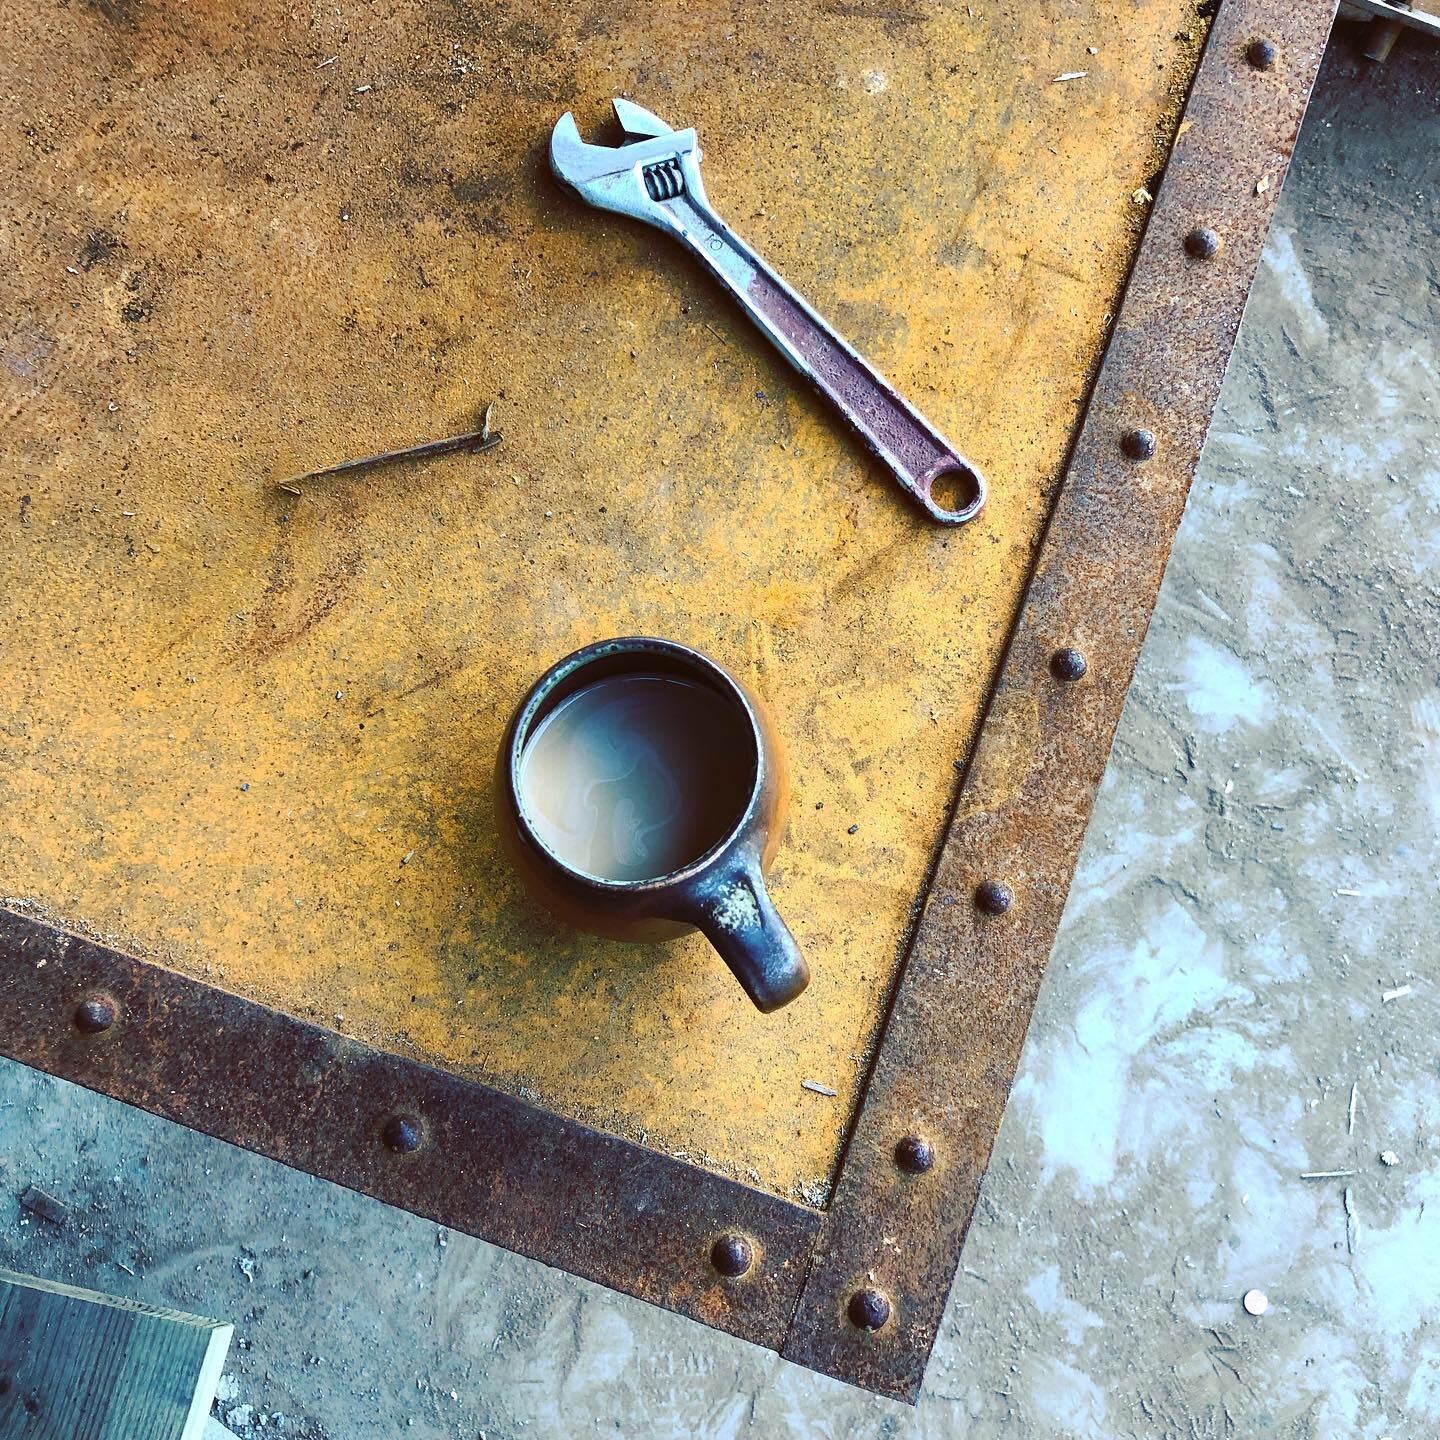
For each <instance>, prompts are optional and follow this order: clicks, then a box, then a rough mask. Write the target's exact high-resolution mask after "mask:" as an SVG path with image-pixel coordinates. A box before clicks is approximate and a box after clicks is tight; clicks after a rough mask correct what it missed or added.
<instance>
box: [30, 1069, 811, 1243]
mask: <svg viewBox="0 0 1440 1440" xmlns="http://www.w3.org/2000/svg"><path fill="white" fill-rule="evenodd" d="M832 1093H833V1092H832ZM20 1203H21V1205H23V1206H24V1207H25V1209H27V1210H28V1211H29V1212H30V1213H31V1214H32V1215H38V1216H39V1217H40V1218H41V1219H42V1220H48V1221H49V1222H50V1223H51V1224H52V1225H63V1224H64V1223H65V1217H66V1216H67V1215H68V1214H69V1213H70V1207H69V1206H68V1205H67V1204H66V1203H65V1202H64V1201H63V1200H57V1199H56V1198H55V1197H54V1196H53V1195H47V1194H46V1193H45V1192H44V1191H43V1190H42V1189H41V1188H40V1187H39V1186H38V1185H29V1186H27V1187H26V1189H25V1193H24V1194H23V1195H21V1197H20Z"/></svg>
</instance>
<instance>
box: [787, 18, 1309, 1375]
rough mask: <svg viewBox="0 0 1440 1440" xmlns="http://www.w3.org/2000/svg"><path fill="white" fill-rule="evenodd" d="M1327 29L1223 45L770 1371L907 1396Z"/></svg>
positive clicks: (1154, 229) (1029, 594)
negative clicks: (785, 1367)
mask: <svg viewBox="0 0 1440 1440" xmlns="http://www.w3.org/2000/svg"><path fill="white" fill-rule="evenodd" d="M1334 8H1335V7H1334V3H1333V0H1323V3H1322V0H1299V3H1296V0H1225V3H1223V4H1222V6H1221V8H1220V11H1219V14H1218V16H1217V18H1216V20H1215V22H1214V24H1213V25H1212V27H1211V32H1210V35H1209V37H1208V40H1207V44H1206V48H1205V52H1204V54H1203V56H1202V58H1201V62H1200V65H1199V67H1198V69H1197V71H1196V75H1195V80H1194V83H1193V85H1192V87H1191V91H1190V96H1189V99H1188V101H1187V104H1186V107H1185V112H1184V116H1183V118H1182V121H1181V124H1180V127H1179V130H1178V132H1177V136H1176V140H1175V144H1174V147H1173V149H1172V151H1171V155H1170V158H1169V161H1168V164H1167V167H1166V172H1165V177H1164V180H1163V182H1162V184H1161V187H1160V191H1159V194H1158V195H1157V196H1156V200H1155V205H1154V209H1153V211H1152V214H1151V216H1150V221H1149V224H1148V227H1147V229H1146V233H1145V236H1144V238H1143V240H1142V242H1141V246H1140V249H1139V252H1138V254H1137V256H1136V261H1135V265H1134V266H1133V268H1132V271H1131V275H1130V280H1129V282H1128V285H1127V288H1126V292H1125V296H1124V300H1123V303H1122V305H1121V308H1120V311H1119V315H1118V318H1117V321H1116V324H1115V327H1114V331H1113V333H1112V336H1111V340H1110V344H1109V346H1108V348H1107V350H1106V353H1105V358H1104V361H1103V363H1102V366H1101V369H1100V373H1099V375H1098V377H1097V380H1096V384H1095V387H1094V390H1093V392H1092V396H1091V400H1090V404H1089V406H1088V409H1087V413H1086V418H1085V423H1084V426H1083V428H1082V430H1081V433H1080V435H1079V438H1078V440H1077V442H1076V445H1075V449H1074V452H1073V454H1072V456H1071V459H1070V463H1069V465H1068V467H1067V470H1066V474H1065V479H1064V483H1063V486H1062V489H1061V493H1060V498H1059V501H1058V503H1057V506H1056V508H1055V512H1054V515H1053V518H1052V521H1051V523H1050V526H1049V528H1048V531H1047V533H1046V536H1045V540H1044V542H1043V545H1042V546H1041V549H1040V552H1039V555H1038V558H1037V562H1036V568H1035V571H1034V574H1033V575H1032V577H1031V580H1030V584H1029V586H1028V588H1027V591H1026V596H1025V600H1024V603H1023V605H1022V607H1021V611H1020V614H1019V616H1018V618H1017V622H1016V627H1015V630H1014V632H1013V634H1012V637H1011V640H1010V644H1009V646H1008V648H1007V651H1006V655H1005V658H1004V661H1003V663H1002V667H1001V670H1000V674H999V678H998V680H997V683H996V687H995V691H994V693H993V695H992V697H991V701H990V705H989V709H988V712H987V714H986V718H985V721H984V724H983V726H982V728H981V731H980V736H979V740H978V742H977V745H976V750H975V753H974V756H973V757H972V759H971V762H970V765H969V766H968V768H967V771H966V774H965V777H964V779H963V781H962V783H961V788H960V792H959V796H958V799H957V802H956V808H955V811H954V814H953V816H952V818H951V821H950V825H949V828H948V831H947V834H946V837H945V841H944V845H943V847H942V849H941V853H940V858H939V861H938V862H937V865H936V869H935V874H934V876H933V878H932V882H931V885H930V888H929V890H928V893H927V895H926V897H925V904H924V909H923V911H922V913H921V917H920V920H919V923H918V925H917V927H916V931H915V936H914V939H913V941H912V943H911V948H910V950H909V953H908V955H907V957H906V961H905V965H904V969H903V973H902V975H901V978H900V980H899V983H898V985H897V988H896V990H895V994H894V998H893V1001H892V1005H891V1010H890V1014H889V1016H888V1018H887V1021H886V1025H885V1030H884V1035H883V1040H882V1043H881V1045H880V1047H879V1050H878V1053H877V1056H876V1060H875V1065H874V1069H873V1071H872V1074H871V1077H870V1083H869V1085H868V1087H867V1089H866V1092H865V1097H864V1100H863V1103H862V1105H861V1107H860V1110H859V1113H858V1116H857V1119H856V1123H855V1126H854V1129H853V1131H852V1134H851V1137H850V1141H849V1144H848V1146H847V1149H846V1152H845V1156H844V1158H843V1160H842V1163H841V1167H840V1171H839V1175H838V1179H837V1185H836V1190H835V1194H834V1198H833V1200H832V1201H831V1205H830V1208H829V1211H828V1212H827V1216H826V1219H825V1224H824V1227H823V1230H822V1233H821V1236H820V1238H819V1242H818V1245H817V1249H816V1254H815V1258H814V1260H813V1262H812V1265H811V1269H810V1271H809V1274H808V1275H807V1278H806V1282H805V1286H804V1290H803V1292H802V1295H801V1298H800V1303H799V1305H798V1307H797V1309H796V1314H795V1318H794V1321H793V1323H792V1325H791V1329H790V1333H789V1335H788V1336H787V1338H786V1342H785V1346H784V1349H783V1350H782V1352H781V1353H782V1354H783V1355H784V1356H785V1357H786V1358H787V1359H789V1360H793V1361H795V1362H797V1363H799V1364H801V1365H805V1366H808V1367H809V1368H810V1369H812V1370H818V1371H821V1372H822V1373H824V1374H827V1375H832V1376H835V1377H836V1378H838V1379H841V1380H846V1381H849V1382H850V1383H851V1384H854V1385H859V1386H863V1387H864V1388H865V1389H868V1390H873V1391H877V1392H879V1393H881V1394H884V1395H889V1396H892V1397H894V1398H896V1399H901V1400H906V1401H909V1402H911V1403H913V1402H914V1400H915V1398H916V1396H917V1395H918V1392H919V1389H920V1385H921V1382H922V1380H923V1378H924V1371H925V1364H926V1361H927V1360H928V1358H929V1354H930V1351H931V1348H932V1347H933V1345H934V1342H935V1336H936V1332H937V1330H938V1327H939V1324H940V1321H941V1317H942V1315H943V1311H944V1307H945V1302H946V1300H947V1298H948V1294H949V1290H950V1286H951V1284H952V1282H953V1279H954V1275H955V1271H956V1268H957V1267H958V1265H959V1262H960V1254H961V1249H962V1246H963V1244H964V1240H965V1235H966V1232H967V1230H968V1229H969V1224H970V1217H971V1215H972V1213H973V1210H974V1206H975V1203H976V1200H977V1199H978V1197H979V1191H980V1184H981V1180H982V1179H983V1177H984V1174H985V1169H986V1166H987V1164H988V1162H989V1157H990V1149H991V1146H992V1144H993V1143H994V1139H995V1134H996V1131H997V1130H998V1128H999V1124H1000V1119H1001V1115H1002V1113H1003V1110H1004V1106H1005V1101H1006V1097H1007V1095H1008V1094H1009V1090H1010V1085H1011V1082H1012V1080H1013V1078H1014V1073H1015V1067H1016V1064H1017V1062H1018V1059H1019V1055H1020V1050H1021V1046H1022V1044H1023V1042H1024V1039H1025V1033H1026V1030H1027V1029H1028V1027H1029V1023H1030V1015H1031V1012H1032V1010H1033V1008H1034V1003H1035V997H1036V994H1037V992H1038V989H1039V985H1040V980H1041V978H1042V976H1043V975H1044V972H1045V967H1046V964H1047V962H1048V958H1049V953H1050V948H1051V945H1052V943H1053V941H1054V938H1055V932H1056V930H1057V928H1058V926H1059V922H1060V916H1061V911H1062V910H1063V908H1064V904H1065V899H1066V895H1067V893H1068V891H1069V887H1070V881H1071V877H1072V875H1073V873H1074V868H1075V864H1076V861H1077V859H1078V857H1079V851H1080V846H1081V842H1082V840H1083V839H1084V833H1085V826H1086V823H1087V821H1088V819H1089V815H1090V810H1091V807H1092V806H1093V804H1094V800H1095V795H1096V793H1097V791H1098V789H1099V785H1100V781H1101V778H1102V777H1103V774H1104V769H1105V764H1106V760H1107V757H1108V755H1109V751H1110V745H1111V742H1112V741H1113V739H1114V734H1115V728H1116V725H1117V723H1118V721H1119V717H1120V712H1121V709H1122V707H1123V705H1124V701H1125V695H1126V692H1127V690H1128V689H1129V685H1130V679H1131V675H1132V673H1133V671H1134V668H1135V663H1136V660H1137V658H1138V656H1139V652H1140V645H1141V641H1142V640H1143V638H1144V635H1145V630H1146V627H1147V626H1148V624H1149V619H1150V613H1151V611H1152V609H1153V608H1154V604H1155V600H1156V597H1157V595H1158V593H1159V589H1160V581H1161V577H1162V575H1163V573H1164V569H1165V562H1166V560H1167V558H1168V556H1169V551H1170V545H1171V541H1172V539H1173V537H1174V534H1175V530H1176V527H1177V526H1178V524H1179V522H1180V516H1181V512H1182V511H1183V509H1184V504H1185V496H1186V493H1187V491H1188V489H1189V486H1190V481H1191V478H1192V476H1193V474H1194V470H1195V467H1196V465H1197V463H1198V461H1199V458H1200V451H1201V447H1202V445H1203V443H1204V439H1205V433H1206V430H1207V428H1208V426H1209V422H1210V416H1211V414H1212V412H1213V410H1214V407H1215V404H1216V401H1217V400H1218V398H1219V393H1220V384H1221V380H1222V378H1223V376H1224V373H1225V368H1226V365H1227V363H1228V361H1229V357H1230V352H1231V349H1232V347H1233V345H1234V342H1235V336H1236V333H1237V331H1238V329H1239V326H1240V318H1241V314H1242V312H1243V310H1244V307H1245V301H1246V298H1247V297H1248V295H1249V291H1250V286H1251V283H1252V281H1253V279H1254V274H1255V269H1256V266H1257V265H1258V263H1259V257H1260V251H1261V247H1262V245H1263V243H1264V239H1265V236H1266V233H1267V232H1268V229H1269V225H1270V219H1271V215H1272V212H1273V210H1274V205H1275V201H1276V198H1277V196H1278V192H1279V189H1280V184H1281V181H1282V180H1283V178H1284V174H1285V170H1286V168H1287V166H1288V164H1289V159H1290V156H1291V153H1292V152H1293V150H1294V147H1295V141H1296V139H1297V137H1298V134H1299V128H1300V121H1301V119H1302V117H1303V115H1304V113H1305V109H1306V105H1307V103H1308V99H1309V94H1310V90H1311V88H1312V86H1313V84H1314V80H1315V76H1316V73H1317V71H1318V69H1319V65H1320V59H1321V55H1322V54H1323V51H1324V48H1325V42H1326V38H1327V36H1328V34H1329V31H1330V26H1331V21H1332V18H1333V14H1334ZM1257 41H1269V42H1270V45H1271V46H1272V47H1273V48H1270V49H1267V48H1266V47H1265V46H1264V45H1263V44H1256V43H1255V42H1257ZM1259 182H1263V183H1259ZM1116 577H1124V578H1123V582H1122V583H1120V584H1119V585H1116V584H1115V580H1116ZM1077 657H1079V658H1077ZM897 1147H898V1148H897Z"/></svg>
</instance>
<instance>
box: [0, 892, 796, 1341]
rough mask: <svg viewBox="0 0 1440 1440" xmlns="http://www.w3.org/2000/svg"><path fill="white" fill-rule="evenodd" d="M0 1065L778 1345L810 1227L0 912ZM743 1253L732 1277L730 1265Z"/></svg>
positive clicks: (682, 1168) (395, 1061)
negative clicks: (60, 1082)
mask: <svg viewBox="0 0 1440 1440" xmlns="http://www.w3.org/2000/svg"><path fill="white" fill-rule="evenodd" d="M0 1011H3V1013H4V1014H5V1016H6V1023H5V1025H4V1027H3V1034H0V1053H3V1054H8V1055H9V1056H11V1058H13V1059H16V1060H20V1061H23V1062H24V1063H25V1064H27V1065H33V1066H37V1067H38V1068H40V1069H43V1070H47V1071H49V1072H50V1073H51V1074H54V1075H62V1076H65V1077H66V1078H68V1079H72V1080H76V1081H79V1082H80V1083H81V1084H83V1085H88V1086H91V1087H92V1088H94V1089H98V1090H102V1091H103V1092H104V1093H106V1094H107V1095H113V1096H115V1097H117V1098H118V1099H121V1100H127V1101H129V1102H130V1103H132V1104H135V1105H141V1106H143V1107H144V1108H145V1109H147V1110H150V1111H153V1112H154V1113H155V1114H157V1115H163V1116H166V1117H168V1118H170V1119H172V1120H179V1121H182V1122H183V1123H184V1124H186V1125H189V1126H190V1127H192V1128H193V1129H198V1130H204V1131H206V1132H207V1133H209V1134H212V1135H218V1136H220V1137H221V1138H223V1139H225V1140H229V1141H231V1142H232V1143H234V1144H237V1145H243V1146H245V1147H247V1148H248V1149H251V1150H256V1151H259V1152H260V1153H261V1154H264V1155H269V1156H272V1157H273V1158H274V1159H277V1160H282V1161H284V1162H285V1163H286V1164H287V1165H293V1166H296V1167H297V1168H299V1169H302V1170H306V1171H308V1172H309V1173H310V1174H312V1175H321V1176H324V1177H325V1178H327V1179H330V1180H335V1181H338V1182H339V1183H340V1184H342V1185H348V1186H350V1187H351V1188H353V1189H357V1190H361V1191H363V1192H364V1193H366V1194H367V1195H373V1196H375V1197H376V1198H378V1199H381V1200H385V1201H387V1202H388V1203H390V1204H392V1205H400V1206H403V1207H404V1208H405V1209H406V1210H411V1211H413V1212H414V1213H415V1214H417V1215H426V1216H429V1217H430V1218H431V1219H434V1220H436V1221H438V1222H439V1223H441V1224H444V1225H448V1226H451V1227H453V1228H455V1229H457V1230H463V1231H467V1232H468V1233H470V1234H473V1235H480V1236H483V1237H484V1238H486V1239H488V1240H492V1241H494V1242H495V1243H497V1244H500V1245H504V1246H505V1247H506V1248H507V1249H510V1250H514V1251H516V1252H518V1253H519V1254H522V1255H529V1256H533V1257H534V1258H535V1259H538V1260H543V1261H546V1262H547V1263H548V1264H552V1265H563V1266H564V1267H565V1268H566V1269H567V1270H569V1271H571V1272H572V1273H574V1274H576V1275H583V1276H585V1277H586V1278H587V1279H591V1280H597V1281H599V1282H600V1283H601V1284H604V1285H608V1286H610V1287H611V1289H614V1290H622V1291H625V1292H626V1293H627V1294H630V1295H637V1296H639V1297H640V1298H641V1299H642V1300H649V1301H651V1302H652V1303H654V1304H657V1305H664V1306H666V1307H668V1308H669V1309H672V1310H678V1311H679V1312H680V1313H682V1314H684V1315H689V1316H691V1317H693V1318H694V1319H697V1320H702V1321H704V1322H705V1323H706V1324H707V1325H713V1326H716V1327H717V1328H719V1329H721V1330H729V1331H731V1332H732V1333H734V1334H737V1335H743V1336H744V1337H745V1338H746V1339H749V1340H753V1341H755V1342H756V1343H757V1344H761V1345H768V1346H770V1347H771V1348H772V1349H773V1348H778V1346H779V1344H780V1342H781V1340H782V1339H783V1338H784V1334H785V1327H786V1325H787V1323H788V1321H789V1318H790V1314H791V1312H792V1311H793V1309H794V1305H795V1297H796V1295H797V1293H798V1291H799V1286H800V1278H801V1275H802V1273H803V1270H804V1266H805V1260H806V1257H807V1255H808V1253H809V1249H810V1245H811V1243H812V1242H813V1239H814V1232H815V1228H816V1226H817V1224H818V1221H819V1216H818V1215H816V1214H815V1213H814V1212H813V1211H810V1210H807V1209H805V1208H804V1207H803V1206H800V1205H796V1204H793V1203H791V1202H789V1201H786V1200H782V1199H779V1198H778V1197H776V1196H773V1195H768V1194H766V1193H765V1192H763V1191H759V1190H753V1189H749V1188H747V1187H746V1186H743V1185H739V1184H737V1183H736V1182H734V1181H732V1180H727V1179H725V1178H724V1177H723V1176H717V1175H712V1174H710V1173H708V1172H706V1171H703V1170H698V1169H696V1168H694V1167H693V1166H689V1165H685V1164H683V1163H681V1162H680V1161H677V1160H674V1159H672V1158H671V1157H669V1156H667V1155H660V1154H656V1153H655V1152H653V1151H647V1150H645V1149H644V1148H642V1147H641V1146H638V1145H633V1144H631V1143H629V1142H628V1141H624V1140H620V1139H617V1138H616V1137H614V1136H611V1135H602V1134H598V1133H596V1132H594V1131H588V1130H586V1129H585V1128H584V1127H583V1126H580V1125H577V1124H575V1123H574V1122H573V1121H570V1120H565V1119H562V1118H560V1117H558V1116H555V1115H551V1114H549V1113H547V1112H545V1111H539V1110H536V1109H535V1108H534V1107H532V1106H529V1105H526V1104H525V1103H524V1102H522V1101H520V1100H517V1099H515V1098H514V1097H512V1096H509V1095H504V1094H502V1093H500V1092H498V1091H494V1090H489V1089H487V1088H486V1087H484V1086H481V1085H477V1084H474V1083H473V1082H470V1081H465V1080H460V1079H457V1078H456V1077H455V1076H451V1075H446V1074H444V1073H442V1072H441V1071H438V1070H435V1069H432V1068H430V1067H429V1066H424V1065H420V1064H417V1063H416V1062H415V1061H412V1060H402V1059H399V1058H397V1057H396V1056H393V1055H385V1054H382V1053H380V1052H378V1051H375V1050H373V1049H371V1048H370V1047H368V1046H363V1045H357V1044H355V1043H353V1042H352V1041H348V1040H346V1039H345V1038H344V1037H342V1036H339V1035H336V1034H334V1033H332V1032H329V1031H326V1030H323V1029H321V1028H320V1027H319V1026H315V1025H310V1024H306V1023H304V1022H302V1021H298V1020H295V1019H292V1018H291V1017H290V1016H287V1015H282V1014H280V1013H279V1012H278V1011H275V1010H269V1009H266V1008H264V1007H262V1006H258V1005H255V1004H253V1003H251V1002H250V1001H246V1000H242V999H240V998H239V997H237V996H234V995H227V994H225V993H224V992H223V991H220V990H217V989H215V988H214V987H213V986H208V985H204V984H200V983H198V982H196V981H193V980H189V979H186V978H185V977H184V976H181V975H177V974H175V973H173V972H168V971H164V970H160V969H159V968H158V967H155V966H152V965H148V964H146V963H145V962H143V961H136V960H134V959H131V958H129V957H127V956H124V955H120V954H117V953H116V952H115V951H113V950H110V949H108V948H106V947H105V946H102V945H97V944H95V943H94V942H92V941H89V940H85V939H82V938H80V937H77V936H73V935H67V934H66V933H65V932H64V931H61V930H58V929H56V928H55V927H53V926H49V925H45V924H42V923H39V922H37V921H34V920H32V919H29V918H27V917H24V916H20V915H16V914H13V913H11V912H9V911H6V910H0ZM736 1240H738V1241H740V1242H742V1243H743V1246H744V1248H745V1250H746V1253H747V1255H748V1263H746V1264H745V1265H744V1266H739V1265H736V1264H735V1263H733V1262H734V1254H735V1252H736V1251H737V1249H738V1248H739V1247H738V1245H737V1244H736V1243H735V1242H736Z"/></svg>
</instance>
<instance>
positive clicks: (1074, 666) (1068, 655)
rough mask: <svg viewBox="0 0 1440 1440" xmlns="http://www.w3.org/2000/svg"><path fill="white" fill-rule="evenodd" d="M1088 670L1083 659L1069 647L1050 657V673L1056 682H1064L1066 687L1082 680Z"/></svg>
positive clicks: (1076, 651)
mask: <svg viewBox="0 0 1440 1440" xmlns="http://www.w3.org/2000/svg"><path fill="white" fill-rule="evenodd" d="M1089 668H1090V667H1089V666H1088V665H1087V664H1086V663H1085V657H1084V656H1083V655H1082V654H1081V653H1080V652H1079V651H1078V650H1076V649H1075V648H1074V647H1073V646H1070V645H1067V646H1066V647H1065V648H1064V649H1063V650H1057V651H1056V652H1055V653H1054V654H1053V655H1052V656H1051V657H1050V673H1051V674H1052V675H1053V676H1054V677H1055V678H1056V679H1057V680H1063V681H1065V683H1066V684H1067V685H1073V684H1074V683H1075V681H1077V680H1083V679H1084V678H1085V672H1086V670H1088V669H1089Z"/></svg>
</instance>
